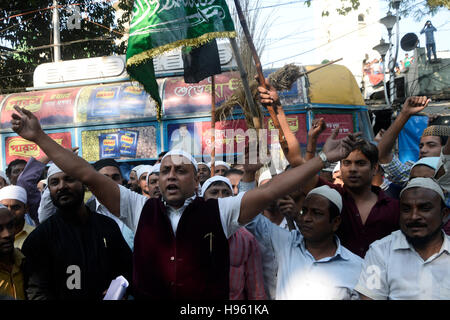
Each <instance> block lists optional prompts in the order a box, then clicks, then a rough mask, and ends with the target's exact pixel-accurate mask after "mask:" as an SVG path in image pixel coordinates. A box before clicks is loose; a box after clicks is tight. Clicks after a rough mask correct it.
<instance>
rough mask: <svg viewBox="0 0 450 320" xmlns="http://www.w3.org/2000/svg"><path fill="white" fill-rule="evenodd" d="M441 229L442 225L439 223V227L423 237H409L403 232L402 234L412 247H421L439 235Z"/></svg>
mask: <svg viewBox="0 0 450 320" xmlns="http://www.w3.org/2000/svg"><path fill="white" fill-rule="evenodd" d="M442 227H443V224H442V223H441V225H440V226H439V227H438V228H436V230H434V231H433V232H431V233H429V234H427V235H426V236H423V237H410V236H408V235H407V234H406V233H405V232H404V231H403V230H402V233H403V234H404V235H405V237H406V240H408V242H409V243H411V244H412V246H413V247H423V246H425V245H426V244H427V243H428V242H430V240H431V239H433V238H434V237H435V236H436V235H438V234H440V233H441V230H442Z"/></svg>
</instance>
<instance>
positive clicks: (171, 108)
mask: <svg viewBox="0 0 450 320" xmlns="http://www.w3.org/2000/svg"><path fill="white" fill-rule="evenodd" d="M214 79H215V83H216V85H215V89H216V105H217V106H219V105H220V104H222V103H223V102H224V101H225V100H226V99H228V98H229V97H231V95H232V94H233V93H234V92H235V91H236V90H237V89H238V88H239V86H240V85H241V78H240V76H239V73H238V72H225V73H222V74H220V75H216V76H215V78H214ZM163 105H164V113H165V114H166V115H175V114H177V115H185V114H190V113H198V112H208V111H210V110H211V78H206V79H205V80H202V81H200V82H199V83H185V82H184V80H183V78H168V79H167V80H166V82H165V84H164V102H163Z"/></svg>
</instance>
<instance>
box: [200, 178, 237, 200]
mask: <svg viewBox="0 0 450 320" xmlns="http://www.w3.org/2000/svg"><path fill="white" fill-rule="evenodd" d="M217 181H221V182H225V183H226V184H227V185H228V186H229V187H230V190H231V191H232V190H233V186H232V185H231V182H230V179H228V178H225V177H223V176H214V177H211V178H209V179H208V180H206V181H205V183H203V186H202V195H204V194H205V192H206V190H208V188H209V187H210V186H211V184H213V183H214V182H217Z"/></svg>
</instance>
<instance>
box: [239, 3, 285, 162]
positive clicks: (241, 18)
mask: <svg viewBox="0 0 450 320" xmlns="http://www.w3.org/2000/svg"><path fill="white" fill-rule="evenodd" d="M234 3H235V5H236V11H237V13H238V16H239V22H240V23H241V26H242V30H243V31H244V34H245V38H246V39H247V42H248V46H249V48H250V51H251V52H252V56H253V60H254V61H255V66H256V71H257V73H258V82H259V84H260V85H261V86H263V87H264V88H266V81H265V79H264V75H263V72H262V66H261V61H260V60H259V57H258V53H257V52H256V48H255V45H254V44H253V39H252V36H251V35H250V31H249V29H248V25H247V21H246V20H245V17H244V13H243V12H242V8H241V5H240V3H239V0H234ZM266 89H267V88H266ZM265 107H266V108H267V110H268V111H269V114H270V118H271V119H272V121H273V124H274V126H275V128H276V129H277V130H278V138H279V143H280V145H281V148H282V149H283V151H284V153H285V154H287V153H288V152H289V151H288V150H289V149H288V145H287V141H286V138H285V136H284V132H283V129H282V128H281V125H280V122H279V120H278V118H277V115H276V113H275V110H274V108H273V106H272V105H267V104H266V105H265Z"/></svg>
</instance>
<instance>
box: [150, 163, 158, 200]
mask: <svg viewBox="0 0 450 320" xmlns="http://www.w3.org/2000/svg"><path fill="white" fill-rule="evenodd" d="M160 167H161V163H157V164H155V165H154V166H153V168H152V170H151V171H150V172H149V173H148V174H147V188H148V195H149V198H159V197H160V196H161V191H160V190H159V169H160Z"/></svg>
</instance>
